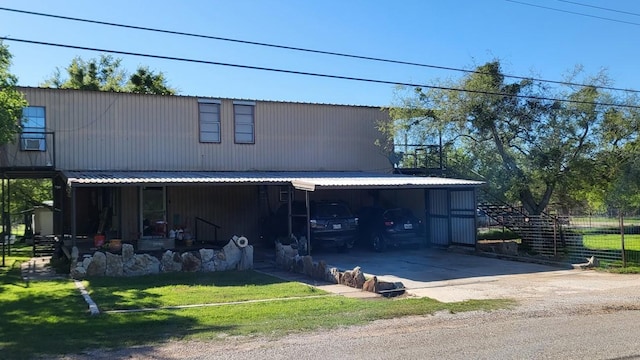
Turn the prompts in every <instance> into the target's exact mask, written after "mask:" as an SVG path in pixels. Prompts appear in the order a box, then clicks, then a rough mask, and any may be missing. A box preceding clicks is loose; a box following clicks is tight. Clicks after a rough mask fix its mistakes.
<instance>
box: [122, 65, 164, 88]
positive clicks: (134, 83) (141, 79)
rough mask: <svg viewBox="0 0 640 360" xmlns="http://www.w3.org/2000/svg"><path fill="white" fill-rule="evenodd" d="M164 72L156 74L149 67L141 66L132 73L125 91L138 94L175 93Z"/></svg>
mask: <svg viewBox="0 0 640 360" xmlns="http://www.w3.org/2000/svg"><path fill="white" fill-rule="evenodd" d="M166 84H167V81H166V79H165V78H164V74H163V73H158V74H155V73H153V71H151V70H149V68H148V67H139V68H138V70H136V72H135V73H134V74H133V75H131V77H130V78H129V82H128V83H127V85H126V87H125V91H128V92H132V93H138V94H157V95H173V94H175V93H176V91H175V90H174V89H171V88H169V87H167V85H166Z"/></svg>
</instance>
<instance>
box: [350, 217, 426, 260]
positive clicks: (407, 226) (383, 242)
mask: <svg viewBox="0 0 640 360" xmlns="http://www.w3.org/2000/svg"><path fill="white" fill-rule="evenodd" d="M358 216H359V219H360V229H359V233H360V241H362V243H363V244H367V245H369V246H370V247H371V248H372V249H373V250H375V251H384V250H385V249H386V248H387V247H389V246H402V245H415V246H420V245H421V244H422V243H423V242H424V226H423V224H422V221H421V220H420V219H418V218H417V217H416V216H415V215H413V213H412V212H411V210H409V209H406V208H392V209H383V208H380V207H366V208H363V209H361V210H360V213H359V214H358Z"/></svg>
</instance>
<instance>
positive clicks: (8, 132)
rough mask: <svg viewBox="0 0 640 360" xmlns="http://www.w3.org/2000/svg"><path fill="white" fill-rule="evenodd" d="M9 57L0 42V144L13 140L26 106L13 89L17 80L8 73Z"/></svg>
mask: <svg viewBox="0 0 640 360" xmlns="http://www.w3.org/2000/svg"><path fill="white" fill-rule="evenodd" d="M11 57H12V56H11V53H10V52H9V49H8V47H7V46H5V45H4V44H3V43H2V42H1V41H0V144H6V143H8V142H11V141H14V140H15V138H16V134H17V133H18V132H19V131H20V120H21V119H22V108H23V107H25V106H27V101H26V100H25V98H24V94H22V93H21V92H19V91H18V90H17V89H16V88H15V86H16V84H17V82H18V79H17V78H16V76H15V75H13V74H11V73H10V72H9V67H10V66H11Z"/></svg>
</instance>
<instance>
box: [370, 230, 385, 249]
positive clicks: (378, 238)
mask: <svg viewBox="0 0 640 360" xmlns="http://www.w3.org/2000/svg"><path fill="white" fill-rule="evenodd" d="M371 247H372V248H373V251H375V252H383V251H384V250H385V249H386V247H387V245H386V242H385V240H384V237H383V236H382V235H380V234H378V233H373V235H371Z"/></svg>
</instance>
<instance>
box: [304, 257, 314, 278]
mask: <svg viewBox="0 0 640 360" xmlns="http://www.w3.org/2000/svg"><path fill="white" fill-rule="evenodd" d="M302 273H303V274H305V275H306V276H309V277H311V276H312V275H313V258H312V257H311V255H305V256H303V257H302Z"/></svg>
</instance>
